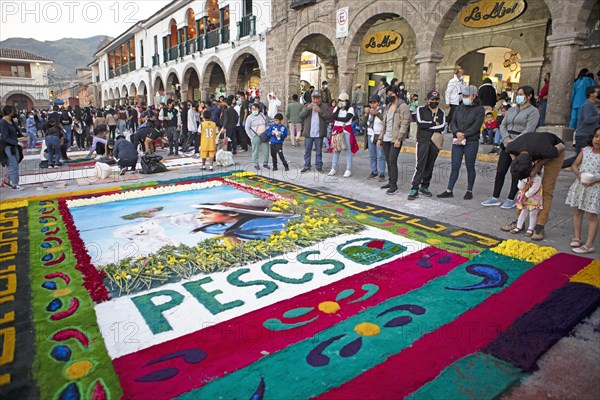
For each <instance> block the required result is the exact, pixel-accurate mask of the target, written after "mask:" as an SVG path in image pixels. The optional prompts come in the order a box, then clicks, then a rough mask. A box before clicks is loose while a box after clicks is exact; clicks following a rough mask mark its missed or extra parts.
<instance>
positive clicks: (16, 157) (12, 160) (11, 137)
mask: <svg viewBox="0 0 600 400" xmlns="http://www.w3.org/2000/svg"><path fill="white" fill-rule="evenodd" d="M14 115H15V108H14V107H13V106H4V107H2V119H1V120H0V151H1V152H2V154H1V157H0V158H1V159H2V165H3V166H6V167H7V169H8V175H7V176H6V178H5V179H4V183H5V184H6V185H8V186H10V187H11V188H12V189H15V190H23V188H22V187H21V186H19V163H20V162H21V160H22V159H23V149H22V147H21V143H19V140H18V137H17V132H18V130H17V128H16V127H15V124H14V121H13V117H14Z"/></svg>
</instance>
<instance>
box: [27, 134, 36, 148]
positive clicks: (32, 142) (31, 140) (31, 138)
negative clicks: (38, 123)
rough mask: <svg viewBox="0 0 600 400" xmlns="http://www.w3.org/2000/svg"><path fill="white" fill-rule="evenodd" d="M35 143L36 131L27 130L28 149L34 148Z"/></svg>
mask: <svg viewBox="0 0 600 400" xmlns="http://www.w3.org/2000/svg"><path fill="white" fill-rule="evenodd" d="M36 144H37V133H36V132H31V131H30V132H29V142H27V148H28V149H35V145H36Z"/></svg>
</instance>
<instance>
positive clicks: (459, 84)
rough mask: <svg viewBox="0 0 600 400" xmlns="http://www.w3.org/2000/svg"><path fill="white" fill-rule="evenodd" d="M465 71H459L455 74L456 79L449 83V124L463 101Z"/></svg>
mask: <svg viewBox="0 0 600 400" xmlns="http://www.w3.org/2000/svg"><path fill="white" fill-rule="evenodd" d="M463 75H464V71H463V70H462V69H459V70H457V71H456V73H455V74H454V77H453V78H452V79H450V80H449V81H448V87H447V88H446V96H445V97H446V99H445V100H446V105H447V106H448V109H449V112H448V123H450V122H451V121H452V114H454V110H456V107H458V105H459V104H460V101H461V100H462V91H463V88H464V87H465V81H464V79H463Z"/></svg>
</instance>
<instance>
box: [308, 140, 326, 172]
mask: <svg viewBox="0 0 600 400" xmlns="http://www.w3.org/2000/svg"><path fill="white" fill-rule="evenodd" d="M313 146H314V147H315V150H316V153H317V154H316V156H315V158H316V160H315V166H316V167H317V169H323V138H321V137H318V138H315V137H307V138H304V168H308V169H310V168H311V157H312V149H313Z"/></svg>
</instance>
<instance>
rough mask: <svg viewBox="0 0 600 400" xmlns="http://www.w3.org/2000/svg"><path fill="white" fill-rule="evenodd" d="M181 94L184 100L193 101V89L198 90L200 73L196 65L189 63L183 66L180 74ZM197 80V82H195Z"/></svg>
mask: <svg viewBox="0 0 600 400" xmlns="http://www.w3.org/2000/svg"><path fill="white" fill-rule="evenodd" d="M181 77H182V78H181V93H182V95H183V99H184V100H193V98H194V89H200V85H201V84H200V72H199V71H198V65H197V64H196V63H194V62H191V63H189V64H187V65H186V66H185V68H184V69H183V73H182V74H181ZM196 80H197V82H195V81H196Z"/></svg>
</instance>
